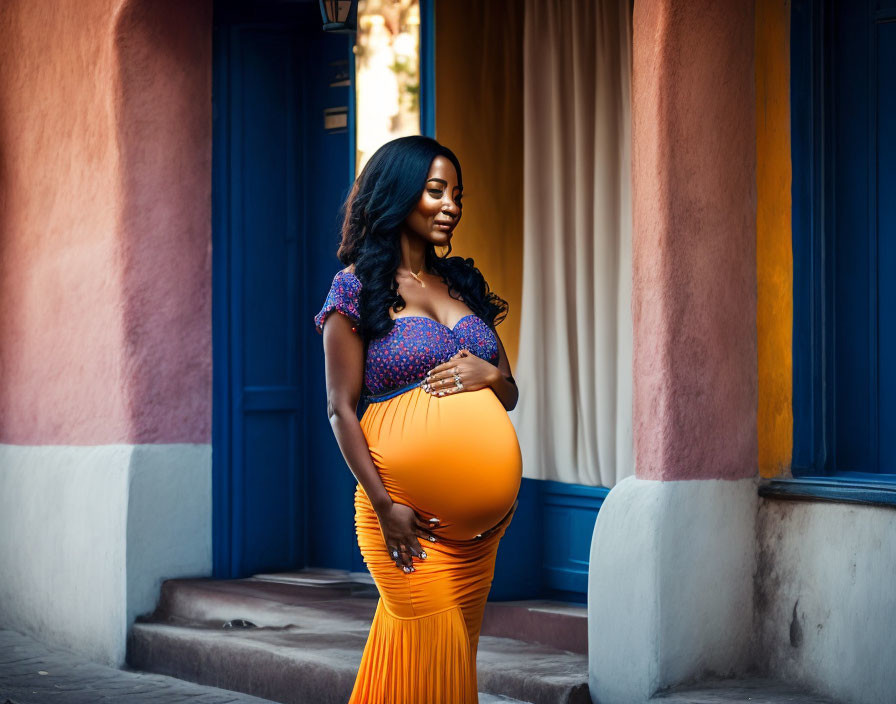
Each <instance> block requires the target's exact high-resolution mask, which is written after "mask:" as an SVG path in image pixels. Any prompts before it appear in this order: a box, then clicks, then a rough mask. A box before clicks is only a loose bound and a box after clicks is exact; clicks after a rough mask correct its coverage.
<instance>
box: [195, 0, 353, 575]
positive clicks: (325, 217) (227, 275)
mask: <svg viewBox="0 0 896 704" xmlns="http://www.w3.org/2000/svg"><path fill="white" fill-rule="evenodd" d="M215 25H216V26H215V66H214V74H215V79H214V119H215V125H214V134H215V137H214V138H215V144H214V178H215V183H214V188H213V200H214V204H213V212H214V218H215V220H214V228H213V229H214V236H213V257H214V289H215V291H214V376H215V382H214V394H215V401H214V430H213V441H212V444H213V477H214V479H213V491H214V501H213V506H214V509H213V510H214V515H213V522H214V557H215V560H214V565H215V566H214V573H215V575H216V576H218V577H239V576H245V575H249V574H253V573H257V572H261V571H283V570H289V569H298V568H301V567H304V566H306V565H309V564H311V565H325V566H338V567H343V568H347V567H350V566H351V564H352V560H353V550H354V549H356V548H354V544H353V534H352V528H353V526H352V511H351V489H352V487H353V485H352V483H351V475H350V474H349V473H348V472H347V471H341V472H338V471H337V469H340V460H341V458H340V457H338V454H337V456H336V457H333V448H332V444H331V443H328V442H327V439H328V437H327V436H328V435H329V436H332V433H331V431H330V429H329V424H328V422H327V419H326V412H325V408H326V406H325V399H324V397H323V395H322V393H321V391H322V390H321V388H320V385H319V384H317V383H316V381H317V380H319V379H322V378H323V370H322V367H321V364H322V360H321V355H320V351H319V348H320V338H319V336H318V335H317V333H316V332H315V331H314V329H313V324H312V316H313V314H314V312H316V311H317V309H318V308H319V306H320V304H321V302H322V300H323V295H324V294H325V293H326V291H327V288H328V286H329V281H330V277H331V276H332V271H334V270H335V267H336V265H338V262H336V260H335V257H334V254H333V253H334V252H335V246H336V241H337V232H338V223H337V221H336V214H337V211H338V207H339V203H340V202H341V200H342V199H343V198H344V196H345V193H346V191H347V188H348V185H349V182H350V181H349V178H350V173H349V162H350V159H349V151H348V149H349V139H348V130H347V128H346V126H343V127H342V128H341V129H340V128H335V129H334V128H332V127H330V128H326V127H325V125H324V118H323V115H324V110H325V109H326V108H334V107H335V108H339V107H345V106H346V105H347V94H348V87H347V86H346V85H345V80H344V79H345V78H346V76H345V74H346V67H347V66H348V58H349V55H350V53H349V52H350V47H351V44H350V40H349V39H347V38H346V37H345V36H344V35H343V36H340V35H327V34H324V33H323V32H322V30H321V23H320V14H319V10H318V8H317V4H316V3H311V2H304V3H291V4H280V3H271V4H267V5H266V4H264V3H238V2H230V3H224V2H222V3H219V4H218V5H216V20H215ZM346 475H347V476H346Z"/></svg>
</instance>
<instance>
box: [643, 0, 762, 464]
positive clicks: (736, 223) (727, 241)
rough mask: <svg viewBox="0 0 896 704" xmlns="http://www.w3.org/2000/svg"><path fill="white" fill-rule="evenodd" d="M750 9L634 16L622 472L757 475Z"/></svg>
mask: <svg viewBox="0 0 896 704" xmlns="http://www.w3.org/2000/svg"><path fill="white" fill-rule="evenodd" d="M753 54H754V14H753V3H752V2H751V1H750V0H733V1H732V2H725V3H719V2H712V0H699V1H695V2H689V3H675V2H672V0H655V1H653V2H640V3H635V15H634V57H633V59H634V67H633V68H634V75H633V116H634V117H633V119H634V122H633V168H632V171H633V187H634V191H633V193H634V198H633V202H634V244H633V258H634V280H633V302H632V309H633V317H634V340H635V351H634V418H635V427H634V436H635V455H636V460H635V466H636V467H637V474H638V476H639V477H642V478H647V479H698V478H727V479H736V478H744V477H749V476H755V474H756V472H757V430H756V404H757V362H756V142H755V139H756V122H755V116H756V100H755V85H754V78H753V77H754V71H753Z"/></svg>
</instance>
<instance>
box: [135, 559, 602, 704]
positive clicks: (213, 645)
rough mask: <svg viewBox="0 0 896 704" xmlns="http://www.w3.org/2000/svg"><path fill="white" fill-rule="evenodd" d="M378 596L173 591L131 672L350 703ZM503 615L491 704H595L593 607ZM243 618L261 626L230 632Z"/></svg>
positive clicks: (495, 620)
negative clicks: (590, 642) (590, 643)
mask: <svg viewBox="0 0 896 704" xmlns="http://www.w3.org/2000/svg"><path fill="white" fill-rule="evenodd" d="M377 597H378V594H377V591H376V587H375V585H373V584H372V582H371V581H370V579H369V575H352V574H349V573H345V572H339V571H328V570H314V571H311V570H306V571H302V572H294V573H282V574H276V575H255V576H253V577H251V578H248V579H238V580H211V579H178V580H168V581H166V582H165V583H164V584H163V585H162V593H161V598H160V600H159V604H158V607H157V608H156V610H155V611H154V612H153V613H152V614H151V615H148V616H145V617H140V618H138V621H137V623H135V624H134V626H133V627H132V629H131V632H130V633H129V635H128V651H127V660H128V664H129V665H130V666H131V667H134V668H135V669H139V670H144V671H148V672H156V673H160V674H167V675H171V676H174V677H179V678H181V679H185V680H189V681H192V682H198V683H201V684H209V685H214V686H216V687H222V688H225V689H232V690H235V691H240V692H244V693H246V694H252V695H254V696H257V697H263V698H265V699H269V700H272V701H277V702H302V703H303V704H305V703H308V702H314V703H315V704H317V703H318V702H320V704H327V703H329V702H333V703H334V704H336V703H338V704H344V702H345V701H347V700H348V696H349V694H350V693H351V688H352V685H353V683H354V679H355V676H356V674H357V671H358V666H359V665H360V662H361V653H362V651H363V648H364V643H365V642H366V640H367V634H368V632H369V629H370V623H371V621H372V619H373V613H374V610H375V608H376V600H377ZM499 604H500V605H499ZM499 604H494V605H493V604H489V606H488V607H487V609H486V618H485V619H484V623H483V630H482V636H481V638H480V644H479V657H478V662H477V672H478V678H479V679H478V681H479V689H480V690H482V692H483V695H482V700H481V701H482V703H483V704H485V703H486V702H501V701H504V702H513V701H517V702H527V703H531V704H561V703H563V704H567V703H572V704H579V703H580V702H581V704H590V697H589V695H588V685H587V681H588V664H587V656H586V654H585V652H584V651H585V650H586V649H587V617H586V616H584V614H585V609H584V607H569V606H567V605H566V604H561V603H553V602H547V601H534V602H504V603H499ZM583 617H584V618H583ZM238 619H243V620H244V621H246V622H249V623H250V624H253V625H252V626H249V627H236V628H224V627H223V625H224V624H225V623H227V622H232V621H234V620H238ZM583 621H584V624H585V628H584V629H583V628H582V623H583ZM539 624H541V627H540V628H539ZM486 626H487V627H486ZM564 629H565V630H564ZM577 629H581V630H580V631H579V630H577ZM582 631H583V632H584V636H583V635H582ZM496 634H500V635H496ZM514 634H516V635H519V636H522V638H514V637H510V636H512V635H514ZM539 641H549V642H552V643H554V645H547V644H545V643H544V642H539ZM558 643H559V644H561V645H569V646H571V648H575V649H577V650H579V651H580V652H576V651H575V650H572V649H571V648H570V649H562V648H558V647H556V644H558ZM489 697H491V698H489ZM494 697H497V699H495V698H494Z"/></svg>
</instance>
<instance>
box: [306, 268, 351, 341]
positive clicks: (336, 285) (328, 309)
mask: <svg viewBox="0 0 896 704" xmlns="http://www.w3.org/2000/svg"><path fill="white" fill-rule="evenodd" d="M360 291H361V282H360V281H359V280H358V277H357V276H355V275H354V274H352V273H351V272H350V271H346V270H345V269H342V270H340V271H337V272H336V275H335V276H334V277H333V283H332V284H331V286H330V291H329V293H327V298H326V300H325V301H324V307H323V308H321V309H320V312H319V313H318V314H317V315H315V316H314V325H315V327H316V328H317V331H318V332H319V333H321V334H323V331H324V321H326V319H327V316H328V315H329V314H330V313H332V312H333V311H334V310H338V311H339V312H340V313H342V314H343V315H345V316H347V317H348V318H349V319H350V320H351V321H352V322H353V323H354V324H355V326H357V325H358V323H359V322H361V316H360V309H359V306H358V296H359V294H360Z"/></svg>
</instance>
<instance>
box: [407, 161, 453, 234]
mask: <svg viewBox="0 0 896 704" xmlns="http://www.w3.org/2000/svg"><path fill="white" fill-rule="evenodd" d="M426 178H427V180H426V184H425V185H424V187H423V194H422V195H421V196H420V200H419V201H418V202H417V207H415V208H414V210H413V211H411V214H410V215H408V216H407V218H406V219H405V221H404V222H405V226H406V227H407V229H408V231H409V234H412V235H416V236H417V237H419V238H421V239H422V240H424V241H425V242H427V243H431V244H434V245H435V246H437V247H442V246H445V245H447V244H448V242H449V241H450V240H451V234H452V233H453V232H454V228H455V227H456V226H457V223H458V222H459V221H460V216H461V203H460V200H461V191H462V189H461V187H460V186H459V185H458V183H457V169H455V168H454V164H452V163H451V160H450V159H447V158H446V157H444V156H437V157H436V158H435V159H433V160H432V164H430V167H429V173H428V174H427V177H426Z"/></svg>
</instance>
